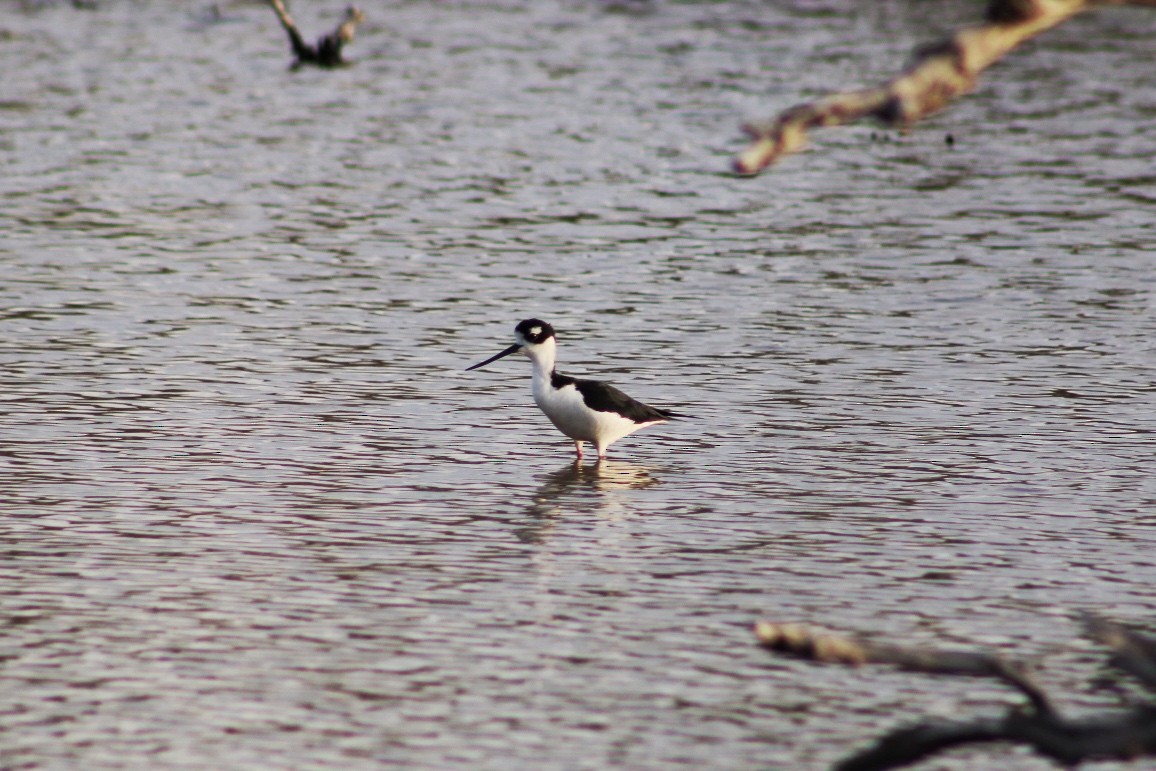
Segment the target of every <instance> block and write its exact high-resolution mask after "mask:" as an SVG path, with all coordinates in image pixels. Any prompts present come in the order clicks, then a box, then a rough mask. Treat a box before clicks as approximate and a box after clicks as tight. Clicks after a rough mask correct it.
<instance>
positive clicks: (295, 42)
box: [269, 0, 365, 68]
mask: <svg viewBox="0 0 1156 771" xmlns="http://www.w3.org/2000/svg"><path fill="white" fill-rule="evenodd" d="M269 5H271V6H273V12H274V13H276V14H277V18H278V20H280V22H281V26H282V27H284V28H285V32H286V33H287V34H288V35H289V44H290V45H291V46H292V47H293V54H294V55H295V56H296V57H297V61H295V62H294V63H293V67H294V68H296V67H300V66H301V65H303V64H316V65H317V66H318V67H341V66H344V65H345V60H344V59H343V58H342V56H341V49H342V48H343V47H344V46H345V44H346V43H348V42H349V41H351V40H353V33H354V31H355V30H356V29H357V25H358V24H360V23H361V21H362V20H363V19H364V18H365V15H364V14H363V13H362V12H361V9H359V8H358V7H357V6H354V5H351V6H349V7H348V8H346V9H345V18H344V19H343V20H342V22H341V24H339V25H338V26H337V28H336V29H335V30H333V31H332V32H330V33H329V34H328V35H324V36H322V37H321V38H319V39H318V40H317V44H316V45H310V44H308V43H306V42H305V38H303V37H302V36H301V31H300V30H298V29H297V24H296V22H294V21H293V17H292V16H290V15H289V11H287V10H286V9H285V3H284V2H283V1H282V0H269Z"/></svg>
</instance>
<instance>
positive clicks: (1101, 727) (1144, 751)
mask: <svg viewBox="0 0 1156 771" xmlns="http://www.w3.org/2000/svg"><path fill="white" fill-rule="evenodd" d="M1083 622H1084V626H1085V628H1086V629H1087V630H1088V633H1089V634H1090V635H1091V636H1092V637H1093V638H1094V639H1095V640H1097V641H1098V642H1100V643H1102V644H1104V645H1106V646H1107V647H1109V648H1110V649H1111V651H1112V653H1113V658H1112V663H1113V664H1114V665H1116V666H1117V667H1119V668H1121V669H1122V670H1123V671H1125V672H1127V673H1128V674H1131V675H1133V676H1134V677H1136V678H1137V679H1139V680H1140V681H1141V682H1142V683H1143V684H1144V685H1146V686H1147V687H1149V688H1152V689H1154V690H1156V679H1150V678H1152V677H1153V676H1154V675H1156V639H1153V638H1150V637H1147V636H1145V635H1142V634H1140V633H1139V632H1135V631H1133V630H1130V629H1127V628H1125V627H1123V626H1121V625H1119V624H1116V623H1115V622H1111V621H1107V620H1104V619H1100V618H1098V617H1095V616H1090V615H1088V616H1084V617H1083ZM755 634H756V636H757V637H758V639H759V642H760V643H761V644H762V645H763V647H765V648H767V649H768V650H772V651H775V652H778V653H787V654H790V655H793V656H797V657H800V658H804V659H807V660H809V661H818V662H826V663H835V664H845V665H851V666H860V665H863V664H890V665H893V666H897V667H899V668H901V669H904V670H906V671H913V672H923V673H932V674H946V675H969V676H979V677H984V676H986V677H995V678H998V679H1000V680H1002V681H1003V682H1005V683H1007V684H1009V685H1011V686H1013V687H1015V688H1016V689H1017V690H1019V691H1020V693H1022V694H1024V695H1025V696H1026V697H1027V698H1028V705H1019V706H1015V707H1012V708H1009V710H1008V711H1007V713H1006V714H1005V715H1004V716H1003V717H999V718H978V719H975V720H968V721H926V722H922V723H918V724H916V725H913V726H909V727H906V728H899V729H896V730H894V731H891V732H890V733H888V734H886V735H884V736H883V737H882V738H881V739H879V740H878V741H877V742H876V743H875V745H874V746H873V747H870V748H868V749H866V750H863V751H861V752H858V753H856V754H854V755H852V756H850V757H848V758H846V759H844V760H843V761H841V762H840V763H839V764H838V765H837V766H836V768H837V769H839V771H878V770H881V769H890V768H900V767H902V766H906V765H910V764H912V763H915V762H917V761H919V760H922V759H924V758H927V757H930V756H932V755H935V754H937V753H939V752H942V751H944V750H946V749H949V748H951V747H956V746H959V745H962V744H973V743H982V742H1013V743H1020V744H1026V745H1028V746H1030V747H1032V748H1033V749H1034V750H1035V751H1036V752H1038V753H1040V754H1041V755H1044V756H1046V757H1049V758H1052V759H1053V760H1055V761H1056V762H1058V763H1060V764H1063V765H1067V766H1071V765H1075V764H1077V763H1080V762H1082V761H1085V760H1128V759H1132V758H1136V757H1140V756H1145V755H1156V704H1142V705H1140V706H1135V707H1132V708H1131V709H1128V710H1120V711H1117V712H1113V713H1110V714H1103V715H1094V716H1090V717H1084V718H1080V719H1075V720H1071V719H1066V718H1064V717H1062V716H1061V715H1060V714H1059V713H1058V712H1057V711H1056V710H1055V709H1054V708H1053V707H1052V705H1051V700H1050V699H1049V698H1048V697H1047V695H1046V694H1045V693H1044V692H1043V691H1042V690H1041V689H1040V688H1039V687H1038V686H1037V685H1036V684H1035V683H1034V682H1033V681H1032V680H1031V678H1030V677H1029V676H1028V674H1027V673H1026V671H1025V670H1024V668H1023V667H1022V666H1020V665H1019V664H1016V663H1014V662H1011V661H1009V660H1007V659H1005V658H1003V657H1001V656H998V655H995V654H988V653H973V652H969V651H954V650H950V651H948V650H934V649H918V648H909V647H904V646H897V645H888V644H880V643H875V642H871V641H866V640H860V639H856V638H852V637H847V636H844V635H838V634H834V633H830V632H825V631H822V630H819V629H816V628H814V627H810V626H807V625H803V624H773V623H770V622H766V621H763V622H759V623H758V624H757V625H756V626H755Z"/></svg>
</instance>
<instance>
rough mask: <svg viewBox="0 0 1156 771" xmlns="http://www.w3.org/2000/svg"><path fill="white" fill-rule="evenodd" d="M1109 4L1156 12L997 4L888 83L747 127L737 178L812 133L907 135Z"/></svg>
mask: <svg viewBox="0 0 1156 771" xmlns="http://www.w3.org/2000/svg"><path fill="white" fill-rule="evenodd" d="M1105 5H1145V6H1156V0H991V2H989V4H988V7H987V13H986V15H985V16H986V21H985V23H984V24H981V25H979V26H975V27H968V28H965V29H962V30H959V31H958V32H956V33H955V34H954V35H952V36H951V37H949V38H946V39H944V40H941V41H939V42H937V43H932V44H931V45H925V46H922V47H920V48H919V49H917V50H916V52H915V57H914V61H913V62H912V63H911V64H910V65H909V66H908V67H907V69H905V70H904V71H903V72H902V73H901V74H900V75H899V76H897V77H896V78H894V79H892V80H890V81H888V82H887V83H884V84H882V85H880V86H875V87H873V88H865V89H859V90H856V91H842V92H839V93H836V94H832V95H830V96H827V97H824V98H822V99H819V100H817V101H814V102H807V103H805V104H800V105H796V106H795V107H791V108H790V109H788V110H786V111H785V112H783V113H781V114H780V115H779V116H778V117H777V118H775V119H774V120H772V121H768V122H766V123H763V124H758V125H753V126H748V127H747V133H748V134H750V136H751V139H752V140H754V141H753V143H752V144H751V145H750V146H749V147H748V148H747V149H746V150H745V151H743V153H742V154H740V155H739V156H738V157H737V158H735V161H734V167H735V171H737V172H738V173H740V174H757V173H758V172H760V171H762V170H763V169H764V168H766V167H767V166H769V165H771V164H772V163H774V162H775V161H776V160H778V159H779V158H781V157H782V156H784V155H787V154H788V153H793V152H796V151H798V150H800V149H802V147H803V144H804V143H805V142H806V138H807V131H809V130H810V129H813V128H820V127H823V126H837V125H840V124H843V123H851V122H854V121H857V120H859V119H861V118H868V117H873V118H877V119H878V120H880V121H882V122H883V123H886V124H888V125H892V126H897V127H900V128H906V127H907V126H909V125H910V124H912V123H914V122H915V121H917V120H921V119H922V118H925V117H927V116H928V115H930V114H932V113H934V112H937V111H939V110H940V109H942V108H943V107H945V106H946V105H947V103H948V102H950V101H951V100H953V99H955V98H956V97H958V96H961V95H963V94H966V93H968V92H969V91H971V90H972V89H973V88H974V87H975V84H976V81H977V80H978V78H979V75H980V74H981V73H982V72H983V71H984V70H986V69H987V68H988V67H990V66H991V65H992V64H995V63H996V62H997V61H999V59H1000V58H1002V57H1003V56H1004V55H1005V54H1007V53H1008V52H1010V51H1011V50H1012V49H1014V48H1015V47H1016V46H1018V45H1020V44H1021V43H1023V42H1024V41H1026V40H1029V39H1031V38H1033V37H1035V36H1036V35H1039V34H1040V33H1042V32H1045V31H1046V30H1049V29H1051V28H1052V27H1055V26H1057V25H1059V24H1062V23H1063V22H1065V21H1067V20H1068V19H1070V18H1071V17H1072V16H1075V15H1076V14H1078V13H1080V12H1082V11H1086V10H1089V9H1091V8H1095V7H1098V6H1105Z"/></svg>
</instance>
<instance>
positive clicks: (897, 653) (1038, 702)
mask: <svg viewBox="0 0 1156 771" xmlns="http://www.w3.org/2000/svg"><path fill="white" fill-rule="evenodd" d="M755 636H756V637H758V638H759V642H760V643H762V645H763V647H764V648H768V649H770V650H773V651H777V652H780V653H790V654H792V655H794V656H798V657H800V658H805V659H810V660H811V661H821V662H827V663H837V664H850V665H851V666H860V665H862V664H890V665H892V666H896V667H899V668H900V669H903V670H906V671H908V672H922V673H924V674H937V675H963V676H970V677H994V678H997V679H999V680H1003V681H1004V682H1005V683H1007V684H1008V685H1011V686H1012V687H1014V688H1016V689H1017V690H1018V691H1020V692H1021V693H1023V694H1024V695H1025V696H1027V697H1028V701H1030V702H1031V705H1032V708H1033V709H1034V710H1035V711H1036V712H1039V713H1046V714H1051V713H1052V711H1053V710H1052V706H1051V703H1050V702H1049V701H1048V698H1047V696H1046V695H1045V694H1044V692H1043V691H1042V690H1040V688H1039V686H1037V685H1036V684H1035V683H1034V682H1032V679H1031V677H1029V676H1028V674H1027V672H1025V671H1024V669H1023V667H1022V666H1021V665H1019V664H1016V663H1014V662H1011V661H1008V660H1007V659H1005V658H1003V657H1002V656H998V655H996V654H991V653H974V652H971V651H958V650H942V649H930V648H909V647H903V646H899V645H887V644H883V643H875V642H870V641H868V640H859V639H855V638H852V637H846V636H843V635H838V634H834V633H833V632H826V631H823V630H820V629H816V628H815V627H811V626H807V625H805V624H772V623H771V622H769V621H760V622H759V623H757V624H756V625H755Z"/></svg>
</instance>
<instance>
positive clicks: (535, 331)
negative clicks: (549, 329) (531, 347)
mask: <svg viewBox="0 0 1156 771" xmlns="http://www.w3.org/2000/svg"><path fill="white" fill-rule="evenodd" d="M540 334H542V328H541V327H530V336H531V337H537V336H538V335H540Z"/></svg>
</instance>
